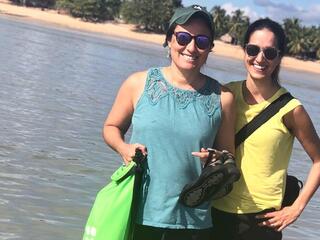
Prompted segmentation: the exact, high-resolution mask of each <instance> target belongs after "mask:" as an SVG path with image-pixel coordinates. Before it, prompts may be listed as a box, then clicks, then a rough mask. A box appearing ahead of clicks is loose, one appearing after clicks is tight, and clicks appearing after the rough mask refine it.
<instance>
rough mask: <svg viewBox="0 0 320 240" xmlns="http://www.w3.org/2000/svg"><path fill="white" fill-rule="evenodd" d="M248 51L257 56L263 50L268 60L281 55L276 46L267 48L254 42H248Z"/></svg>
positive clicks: (249, 54)
mask: <svg viewBox="0 0 320 240" xmlns="http://www.w3.org/2000/svg"><path fill="white" fill-rule="evenodd" d="M245 50H246V53H247V54H248V56H250V57H255V56H257V55H258V54H259V53H260V52H261V51H262V52H263V56H264V57H265V58H266V59H267V60H270V61H271V60H273V59H275V58H276V57H277V56H278V55H279V52H280V51H279V50H278V49H276V48H274V47H266V48H260V47H259V46H257V45H254V44H247V45H246V46H245Z"/></svg>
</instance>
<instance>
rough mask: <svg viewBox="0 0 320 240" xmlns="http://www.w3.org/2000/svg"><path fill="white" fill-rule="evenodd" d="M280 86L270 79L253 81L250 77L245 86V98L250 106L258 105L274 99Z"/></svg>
mask: <svg viewBox="0 0 320 240" xmlns="http://www.w3.org/2000/svg"><path fill="white" fill-rule="evenodd" d="M279 88H280V86H279V85H278V84H275V83H274V82H273V81H272V79H271V78H269V79H253V78H251V77H250V76H249V75H248V77H247V80H246V82H245V84H244V86H243V96H244V98H245V100H246V102H247V103H248V104H257V103H260V102H263V101H265V100H267V99H269V98H270V97H272V96H273V95H274V94H275V93H276V92H277V91H278V90H279Z"/></svg>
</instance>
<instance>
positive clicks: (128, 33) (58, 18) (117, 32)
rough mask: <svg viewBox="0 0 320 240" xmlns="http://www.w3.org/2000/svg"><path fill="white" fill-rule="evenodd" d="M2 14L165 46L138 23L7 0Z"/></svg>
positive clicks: (0, 3) (237, 50) (221, 49)
mask: <svg viewBox="0 0 320 240" xmlns="http://www.w3.org/2000/svg"><path fill="white" fill-rule="evenodd" d="M0 14H1V15H7V16H13V17H15V18H19V19H20V20H23V21H30V20H33V21H41V22H44V23H47V24H53V25H58V26H62V27H66V28H70V29H76V30H80V31H87V32H94V33H101V34H106V35H110V36H114V37H121V38H129V39H133V40H138V41H146V42H152V43H155V44H159V45H161V44H162V43H163V40H164V35H163V34H153V33H141V32H136V31H134V29H135V28H134V25H130V24H122V23H111V22H108V23H90V22H84V21H81V20H80V19H76V18H73V17H70V16H68V15H64V14H59V13H58V12H57V11H55V10H45V11H42V10H41V9H37V8H26V7H20V6H15V5H11V4H10V3H8V1H6V0H0ZM213 54H216V55H220V56H225V57H231V58H238V59H242V58H243V51H242V49H241V47H239V46H234V45H230V44H227V43H224V42H222V41H215V47H214V49H213ZM282 64H283V67H287V68H291V69H295V70H298V71H308V72H313V73H320V62H319V61H318V62H312V61H302V60H298V59H295V58H292V57H284V59H283V63H282Z"/></svg>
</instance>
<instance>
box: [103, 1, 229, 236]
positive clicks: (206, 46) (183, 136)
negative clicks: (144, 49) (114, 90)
mask: <svg viewBox="0 0 320 240" xmlns="http://www.w3.org/2000/svg"><path fill="white" fill-rule="evenodd" d="M213 29H214V28H213V22H212V17H211V15H210V14H209V13H208V12H207V11H206V10H205V9H203V8H202V7H201V6H195V5H193V6H190V7H187V8H180V9H178V10H176V12H175V14H174V15H173V17H172V18H171V21H170V23H169V29H168V32H167V35H166V41H165V45H168V47H169V53H170V58H171V64H170V65H169V66H167V67H162V68H151V69H149V70H147V71H144V72H138V73H134V74H132V75H131V76H130V77H129V78H128V79H127V80H126V81H125V82H124V83H123V85H122V86H121V88H120V90H119V92H118V95H117V97H116V100H115V102H114V105H113V107H112V109H111V111H110V113H109V115H108V117H107V119H106V122H105V125H104V139H105V141H106V143H107V144H108V145H109V146H110V147H111V148H113V149H114V150H115V151H116V152H118V153H119V154H120V155H121V157H122V158H123V161H124V162H125V164H127V163H128V162H130V161H131V160H132V157H133V156H134V154H135V150H136V149H140V150H141V151H142V153H143V154H144V155H145V156H147V158H146V159H147V160H146V161H145V162H144V165H145V166H144V170H145V171H144V175H143V181H142V186H141V193H142V194H141V198H140V201H139V209H138V215H137V219H136V223H137V226H136V228H135V234H134V239H135V240H144V239H148V240H149V239H153V240H157V239H159V240H160V239H175V240H179V239H183V240H188V239H190V240H191V239H201V240H206V239H210V237H211V232H212V231H211V229H212V222H211V218H210V216H211V215H210V210H209V209H210V206H209V205H210V204H209V202H205V203H203V204H200V205H199V206H197V207H195V208H189V207H186V206H184V205H183V204H181V203H180V202H179V201H178V200H179V194H180V193H181V191H182V189H183V187H184V186H185V185H186V184H188V183H190V182H192V181H194V180H196V179H197V178H198V177H199V175H200V174H201V171H202V165H201V162H200V161H199V159H198V158H197V157H194V156H193V155H192V152H197V151H199V150H200V149H201V148H202V147H204V148H207V147H212V146H213V143H214V147H215V148H217V149H226V150H228V151H230V152H231V153H233V152H234V139H233V136H234V111H233V95H232V94H231V93H230V92H229V91H228V90H227V89H226V88H225V87H223V86H221V85H220V84H219V83H218V82H217V81H216V80H214V79H212V78H210V77H208V76H206V75H204V74H202V73H201V72H200V69H201V67H202V66H203V64H204V63H205V62H206V60H207V57H208V54H209V53H210V51H211V49H212V48H213V38H214V30H213ZM131 124H132V136H131V140H130V143H126V142H125V140H124V135H125V133H126V131H127V129H128V128H129V126H130V125H131Z"/></svg>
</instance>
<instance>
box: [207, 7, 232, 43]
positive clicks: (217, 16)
mask: <svg viewBox="0 0 320 240" xmlns="http://www.w3.org/2000/svg"><path fill="white" fill-rule="evenodd" d="M210 13H211V15H212V17H213V23H214V26H215V35H216V38H217V37H220V36H222V35H223V34H225V33H226V32H227V31H228V21H229V16H228V15H226V10H225V9H223V8H221V7H220V6H214V7H213V8H212V9H211V11H210Z"/></svg>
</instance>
